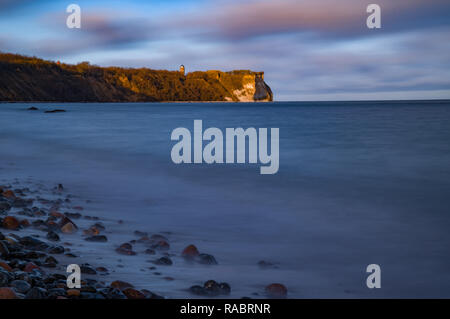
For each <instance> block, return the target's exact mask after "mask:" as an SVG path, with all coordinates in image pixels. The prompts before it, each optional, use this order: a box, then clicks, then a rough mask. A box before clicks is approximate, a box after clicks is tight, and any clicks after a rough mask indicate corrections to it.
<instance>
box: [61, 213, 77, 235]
mask: <svg viewBox="0 0 450 319" xmlns="http://www.w3.org/2000/svg"><path fill="white" fill-rule="evenodd" d="M59 228H60V229H61V231H62V232H63V233H65V234H73V233H75V232H76V231H77V230H78V227H77V225H76V224H75V223H74V222H73V221H71V220H70V218H68V217H64V218H63V219H62V220H61V221H60V222H59Z"/></svg>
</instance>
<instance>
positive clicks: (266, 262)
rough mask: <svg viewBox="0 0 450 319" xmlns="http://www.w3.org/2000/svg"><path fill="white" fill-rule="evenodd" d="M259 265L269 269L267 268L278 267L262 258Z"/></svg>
mask: <svg viewBox="0 0 450 319" xmlns="http://www.w3.org/2000/svg"><path fill="white" fill-rule="evenodd" d="M258 266H259V267H261V268H263V269H267V268H278V267H277V266H276V265H275V264H273V263H271V262H268V261H265V260H261V261H260V262H258Z"/></svg>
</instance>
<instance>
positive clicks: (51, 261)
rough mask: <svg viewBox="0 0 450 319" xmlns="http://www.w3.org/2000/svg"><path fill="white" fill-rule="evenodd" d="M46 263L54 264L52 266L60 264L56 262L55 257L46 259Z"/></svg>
mask: <svg viewBox="0 0 450 319" xmlns="http://www.w3.org/2000/svg"><path fill="white" fill-rule="evenodd" d="M45 262H46V263H52V264H57V263H58V261H57V260H56V258H55V257H53V256H49V257H47V258H45Z"/></svg>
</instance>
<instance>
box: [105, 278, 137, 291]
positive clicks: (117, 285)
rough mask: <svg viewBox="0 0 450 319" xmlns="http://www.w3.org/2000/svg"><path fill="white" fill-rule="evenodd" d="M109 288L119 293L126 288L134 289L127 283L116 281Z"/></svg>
mask: <svg viewBox="0 0 450 319" xmlns="http://www.w3.org/2000/svg"><path fill="white" fill-rule="evenodd" d="M110 286H111V288H115V289H118V290H120V291H122V290H125V289H127V288H134V286H133V285H132V284H130V283H128V282H125V281H120V280H116V281H113V282H112V283H111V285H110Z"/></svg>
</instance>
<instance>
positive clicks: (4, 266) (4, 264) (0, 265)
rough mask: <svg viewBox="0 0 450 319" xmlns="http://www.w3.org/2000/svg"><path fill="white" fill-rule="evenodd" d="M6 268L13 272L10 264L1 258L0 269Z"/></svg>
mask: <svg viewBox="0 0 450 319" xmlns="http://www.w3.org/2000/svg"><path fill="white" fill-rule="evenodd" d="M2 269H3V270H6V271H7V272H11V271H12V268H11V266H10V265H8V264H7V263H5V262H4V261H2V260H0V270H2Z"/></svg>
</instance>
